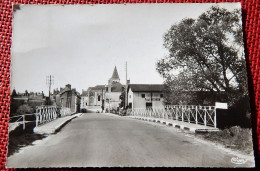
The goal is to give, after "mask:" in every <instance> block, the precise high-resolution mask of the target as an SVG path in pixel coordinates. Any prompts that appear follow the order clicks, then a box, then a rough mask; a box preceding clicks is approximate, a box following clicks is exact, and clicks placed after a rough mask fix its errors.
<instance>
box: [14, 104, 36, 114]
mask: <svg viewBox="0 0 260 171" xmlns="http://www.w3.org/2000/svg"><path fill="white" fill-rule="evenodd" d="M30 113H33V108H32V107H31V106H29V105H28V104H23V105H21V106H19V107H18V109H17V111H16V114H18V115H24V114H30Z"/></svg>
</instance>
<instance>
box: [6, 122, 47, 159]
mask: <svg viewBox="0 0 260 171" xmlns="http://www.w3.org/2000/svg"><path fill="white" fill-rule="evenodd" d="M34 126H35V123H33V122H32V123H27V124H26V129H25V130H23V128H22V127H23V126H22V125H20V126H18V127H17V128H16V129H15V130H13V131H12V132H10V133H9V140H8V154H7V155H8V157H9V156H11V155H13V154H14V153H16V152H18V151H19V149H20V148H21V147H25V146H28V145H32V143H33V142H34V141H36V140H40V139H43V138H45V137H46V135H41V134H35V133H34V132H33V128H34Z"/></svg>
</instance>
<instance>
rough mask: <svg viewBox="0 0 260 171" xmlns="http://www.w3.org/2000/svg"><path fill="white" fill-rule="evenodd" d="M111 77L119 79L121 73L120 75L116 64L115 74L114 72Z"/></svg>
mask: <svg viewBox="0 0 260 171" xmlns="http://www.w3.org/2000/svg"><path fill="white" fill-rule="evenodd" d="M111 79H119V75H118V72H117V69H116V66H115V68H114V72H113V74H112V77H111Z"/></svg>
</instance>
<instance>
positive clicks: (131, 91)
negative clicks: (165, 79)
mask: <svg viewBox="0 0 260 171" xmlns="http://www.w3.org/2000/svg"><path fill="white" fill-rule="evenodd" d="M163 89H164V86H163V84H129V85H128V89H127V97H128V107H129V108H130V109H137V108H139V109H140V108H141V109H145V108H157V107H163V106H164V103H163V100H164V93H163Z"/></svg>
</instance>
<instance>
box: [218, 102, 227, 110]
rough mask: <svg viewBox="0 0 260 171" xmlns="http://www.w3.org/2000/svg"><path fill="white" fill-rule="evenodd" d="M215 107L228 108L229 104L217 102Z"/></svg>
mask: <svg viewBox="0 0 260 171" xmlns="http://www.w3.org/2000/svg"><path fill="white" fill-rule="evenodd" d="M215 108H216V109H228V105H227V103H220V102H216V103H215Z"/></svg>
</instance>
